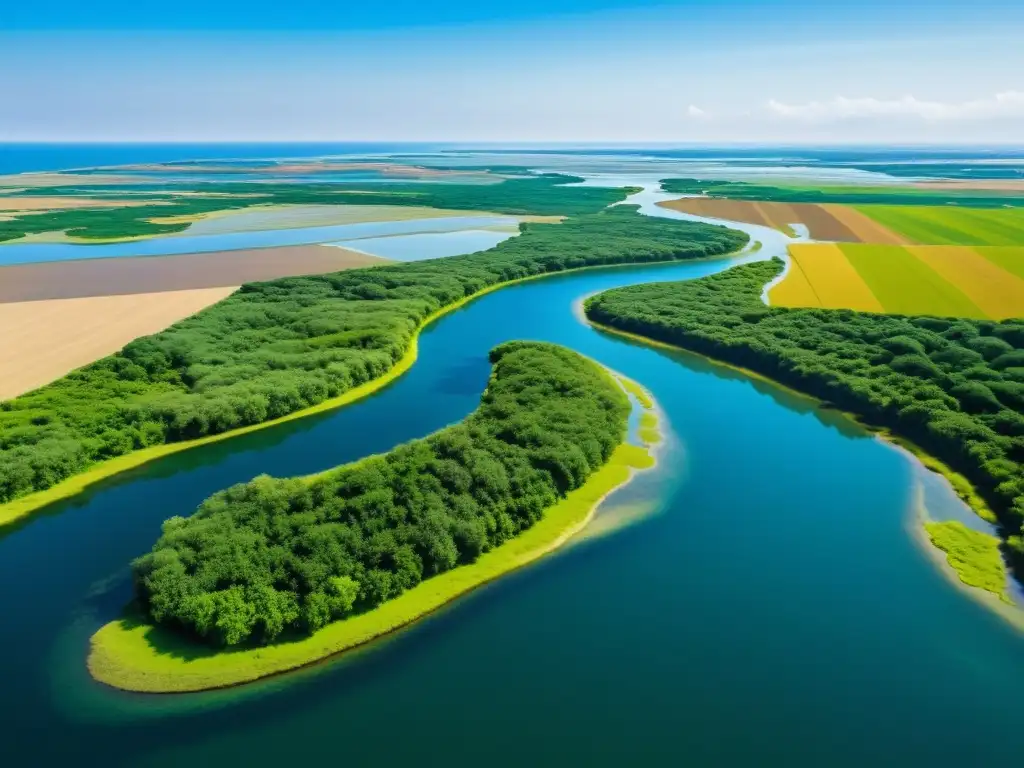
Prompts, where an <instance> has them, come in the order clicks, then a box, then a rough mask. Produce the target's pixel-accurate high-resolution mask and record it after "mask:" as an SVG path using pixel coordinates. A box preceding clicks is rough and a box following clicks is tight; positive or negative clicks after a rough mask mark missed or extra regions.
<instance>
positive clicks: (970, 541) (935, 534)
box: [587, 318, 1024, 626]
mask: <svg viewBox="0 0 1024 768" xmlns="http://www.w3.org/2000/svg"><path fill="white" fill-rule="evenodd" d="M587 322H588V323H589V324H590V325H591V326H593V327H594V328H597V329H599V330H601V331H604V332H605V333H609V334H612V335H615V336H620V337H623V338H627V339H630V340H631V341H635V342H639V343H642V344H646V345H650V346H653V347H659V348H662V349H668V350H672V351H676V352H685V353H686V354H690V355H694V356H696V357H698V358H700V359H702V360H705V361H708V362H710V363H712V364H714V365H720V366H723V367H724V368H727V369H729V370H733V371H736V372H738V373H741V374H743V375H744V376H747V377H749V378H751V379H755V380H759V381H762V382H766V383H769V384H771V385H772V386H775V387H778V388H779V389H780V390H781V391H784V392H787V393H789V394H791V395H795V396H797V397H801V398H804V399H806V400H808V401H810V402H813V403H815V404H817V405H818V406H819V407H824V403H823V401H821V400H820V399H819V398H816V397H814V396H813V395H810V394H808V393H806V392H802V391H800V390H796V389H793V388H792V387H789V386H787V385H785V384H783V383H782V382H779V381H777V380H775V379H773V378H771V377H770V376H765V375H764V374H761V373H758V372H756V371H752V370H750V369H747V368H742V367H740V366H736V365H733V364H731V363H728V362H725V361H723V360H719V359H717V358H713V357H709V356H707V355H704V354H701V353H699V352H694V351H693V350H690V349H687V348H686V347H680V346H677V345H675V344H668V343H666V342H663V341H658V340H656V339H651V338H649V337H646V336H642V335H639V334H634V333H629V332H627V331H622V330H619V329H617V328H613V327H611V326H607V325H603V324H601V323H598V322H596V321H594V320H592V319H590V318H587ZM829 410H832V411H834V412H836V413H839V414H841V415H842V416H843V417H845V418H847V419H849V420H850V421H851V422H852V423H854V424H856V425H857V426H859V427H861V428H862V429H864V430H865V431H866V432H868V433H871V434H873V435H874V436H875V437H876V438H877V439H879V440H881V441H883V442H886V443H888V444H890V445H892V446H893V447H895V448H897V449H900V450H902V451H903V452H904V454H905V455H906V456H907V459H908V460H910V461H917V462H918V463H919V464H921V466H923V467H924V468H925V469H927V470H929V471H931V472H934V473H936V474H938V475H941V476H942V477H943V478H944V479H945V480H946V481H947V482H948V483H949V485H950V487H951V488H952V489H953V491H954V493H956V495H957V496H958V497H959V498H960V499H961V500H962V501H963V502H964V503H965V504H966V505H967V506H968V507H970V509H971V511H973V512H974V513H975V514H976V515H978V517H979V518H981V519H982V520H985V521H986V522H989V523H993V524H994V523H996V522H997V520H996V517H995V514H994V512H992V510H991V508H990V507H989V506H988V504H987V503H986V502H985V500H984V499H983V498H982V496H981V495H980V493H979V492H978V490H977V489H976V488H975V487H974V485H973V484H972V483H971V482H970V481H969V480H968V479H967V478H966V477H964V476H963V475H962V474H960V473H959V472H956V471H955V470H953V469H952V468H951V467H949V466H948V465H947V464H946V463H945V462H943V461H941V460H940V459H938V458H936V457H934V456H932V455H931V454H929V453H928V452H927V451H925V450H924V449H923V448H921V447H920V446H919V445H916V444H915V443H913V442H912V441H910V440H909V439H907V438H905V437H902V436H900V435H897V434H895V433H893V432H892V431H891V430H889V429H885V428H880V427H876V426H873V425H871V424H868V423H866V422H864V421H863V420H862V419H860V418H859V417H858V416H857V415H856V414H853V413H850V412H847V411H840V410H837V409H834V408H830V409H829ZM927 523H928V521H926V520H925V519H924V518H923V517H922V518H921V520H920V525H919V526H917V527H919V528H920V531H919V532H918V533H917V536H919V540H923V541H924V542H925V543H926V544H927V546H928V547H929V548H931V549H932V550H933V551H934V552H935V553H937V554H938V555H939V556H940V557H939V558H938V560H937V562H939V563H940V564H941V565H942V567H943V568H944V569H946V570H948V571H950V572H952V573H953V574H955V576H956V577H957V579H958V580H959V581H960V583H961V584H962V585H963V586H964V587H965V588H966V587H970V588H971V589H968V590H967V591H968V593H969V594H972V595H973V596H975V597H976V598H977V599H979V600H980V602H982V603H983V604H984V605H986V606H988V607H990V608H992V607H993V604H992V600H990V599H989V598H992V597H994V598H996V600H997V602H998V603H999V604H1000V605H1002V606H1003V607H1002V608H1001V609H999V610H997V612H998V613H999V614H1000V615H1002V616H1004V618H1005V617H1006V615H1007V614H1008V613H1010V614H1020V615H1019V616H1015V618H1012V619H1010V620H1011V623H1014V624H1015V625H1017V626H1024V613H1021V612H1020V611H1019V610H1017V609H1016V608H1015V606H1013V605H1012V603H1010V602H1009V601H1008V600H1007V598H1006V596H1005V590H1002V589H1000V590H999V591H995V590H993V589H992V588H991V584H992V581H991V573H992V571H993V563H992V552H991V547H983V546H977V544H978V543H979V542H978V540H977V539H976V538H975V537H972V536H971V534H972V533H974V532H971V531H969V530H967V529H966V528H965V529H964V530H967V533H966V534H964V533H963V532H962V531H960V530H959V529H951V528H950V526H949V524H946V523H931V524H930V526H929V525H928V524H927ZM977 536H982V534H977ZM989 538H992V539H993V541H994V542H998V539H995V538H994V537H989ZM996 553H997V554H999V553H998V548H997V550H996ZM933 561H934V560H933ZM954 561H956V562H954ZM1000 564H1001V565H1002V567H1003V568H1004V569H1005V568H1006V565H1005V562H1004V561H1003V559H1002V556H1001V554H1000ZM979 574H988V578H987V579H986V578H982V577H980V576H979Z"/></svg>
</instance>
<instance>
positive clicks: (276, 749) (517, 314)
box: [0, 199, 1024, 767]
mask: <svg viewBox="0 0 1024 768" xmlns="http://www.w3.org/2000/svg"><path fill="white" fill-rule="evenodd" d="M635 202H644V203H645V205H646V204H647V203H648V202H649V201H647V200H644V199H641V200H638V201H635ZM780 237H781V235H780ZM783 239H784V238H783ZM776 245H777V244H773V243H771V242H769V243H766V244H765V246H764V247H762V249H761V250H759V251H757V252H756V253H754V254H751V255H748V256H741V257H740V260H742V259H747V258H764V257H766V256H770V255H773V253H774V252H776V250H777V248H776ZM735 261H736V260H735V259H734V260H731V261H730V260H723V261H709V262H699V263H690V264H677V265H670V266H660V267H638V268H619V269H603V270H593V271H587V272H580V273H575V274H571V275H564V276H560V277H551V278H547V279H544V280H538V281H533V282H529V283H525V284H522V285H519V286H514V287H509V288H506V289H503V290H500V291H497V292H495V293H492V294H489V295H487V296H485V297H483V298H481V299H480V300H478V301H476V302H473V303H471V304H469V305H467V306H466V307H465V308H463V309H461V310H459V311H457V312H455V313H453V314H451V315H449V316H446V317H444V318H443V319H441V320H440V321H438V322H437V323H436V324H434V325H433V326H431V327H430V328H428V329H427V330H426V331H425V332H424V333H423V335H422V337H421V340H420V356H419V360H418V362H417V363H416V364H415V365H414V366H413V368H412V369H411V370H410V371H409V372H408V373H407V374H406V375H405V376H403V377H401V378H400V379H399V380H398V381H396V382H395V383H394V384H393V385H391V386H389V387H388V388H386V389H384V390H382V391H381V392H379V393H378V394H376V395H375V396H373V397H370V398H368V399H366V400H364V401H361V402H359V403H356V404H354V405H352V406H349V407H347V408H344V409H341V410H339V411H335V412H333V413H328V414H322V415H319V416H315V417H311V418H308V419H305V420H300V421H297V422H292V423H289V424H286V425H282V426H280V427H278V428H274V429H268V430H265V431H262V432H257V433H254V434H250V435H246V436H242V437H239V438H236V439H234V440H229V441H226V442H223V443H219V444H215V445H211V446H208V447H205V448H198V449H195V450H192V451H189V452H186V453H183V454H179V455H176V456H171V457H168V458H167V459H164V460H162V461H159V462H156V463H153V464H151V465H148V466H146V467H143V468H140V469H139V470H136V471H134V472H131V473H129V474H127V475H124V476H120V477H118V478H114V479H113V480H111V481H109V482H107V483H106V484H104V485H102V486H101V487H99V488H97V489H95V490H94V491H92V492H90V493H88V494H86V495H83V496H81V497H78V498H76V499H73V500H70V501H68V502H65V503H61V504H59V505H57V506H55V507H54V508H52V509H51V510H48V511H47V512H46V513H43V514H40V515H37V516H36V517H34V518H31V519H29V520H28V521H27V522H26V523H25V524H23V525H22V526H20V527H18V528H17V529H15V530H13V531H9V532H7V533H6V535H4V536H3V538H2V539H0V605H2V606H3V608H4V619H3V621H2V622H0V648H2V650H3V652H2V654H0V680H2V685H0V763H2V764H3V765H10V766H15V765H17V766H21V765H33V766H50V765H53V766H65V765H80V764H87V765H104V766H115V765H132V766H177V765H192V766H207V765H209V766H224V765H245V766H253V767H255V766H280V765H289V764H301V763H303V762H306V761H311V762H312V761H316V763H325V764H326V763H327V762H328V761H330V762H336V763H339V764H345V765H353V766H363V765H367V766H369V765H373V766H391V765H395V766H398V765H403V766H404V765H410V764H416V765H442V764H443V765H446V766H478V765H488V766H522V765H530V766H546V765H558V766H565V765H586V766H621V765H655V764H659V765H660V764H690V765H737V766H738V765H745V766H746V765H758V766H764V765H780V766H781V765H786V766H815V767H817V766H825V765H827V766H864V765H926V764H927V765H930V766H945V765H950V766H953V765H956V766H968V765H985V766H996V765H1007V766H1009V765H1019V764H1020V747H1019V739H1018V738H1017V731H1018V729H1019V716H1018V711H1019V710H1018V705H1019V700H1020V695H1021V692H1022V691H1024V642H1022V638H1021V637H1020V636H1019V634H1018V631H1017V630H1015V629H1014V628H1012V627H1011V626H1009V625H1008V624H1006V623H1005V622H1004V621H1003V620H1002V619H1000V618H999V617H998V616H996V615H994V614H993V613H991V612H989V611H988V610H986V609H985V608H984V607H983V606H981V605H980V604H978V603H976V602H975V601H973V600H971V599H969V598H968V597H967V596H965V594H964V593H963V592H962V591H961V590H959V589H957V588H955V587H954V586H952V585H951V584H950V582H949V580H948V578H947V577H946V576H945V575H944V574H943V573H941V572H940V570H939V569H938V568H936V567H935V565H934V563H933V562H932V561H931V560H930V559H929V557H928V555H927V554H926V553H925V552H924V551H923V549H922V547H921V545H920V543H919V542H918V541H917V539H916V538H915V536H913V535H912V534H911V532H910V531H909V527H910V525H911V521H912V519H913V516H914V512H913V509H912V507H913V504H914V502H915V499H918V498H919V497H920V496H921V494H920V493H918V492H917V490H918V489H917V487H916V485H915V484H916V483H917V482H919V479H918V474H917V472H916V471H915V468H914V466H913V465H912V463H911V460H910V459H908V458H907V457H906V456H905V455H904V454H903V453H901V452H899V451H897V450H894V449H893V448H891V447H889V446H887V445H885V444H884V443H882V442H880V441H879V440H877V439H875V438H873V437H871V436H869V435H867V434H866V433H865V432H863V431H862V430H860V429H859V428H857V427H856V426H855V425H853V424H851V423H850V422H848V421H846V420H845V419H843V418H842V417H839V416H837V415H835V414H832V413H829V412H824V411H821V410H820V409H818V408H817V407H816V406H815V405H814V404H813V403H811V402H810V401H807V400H804V399H801V398H799V397H795V396H793V395H791V394H788V393H786V392H784V391H782V390H779V389H777V388H775V387H773V386H771V385H769V384H766V383H763V382H755V381H752V380H751V379H749V378H747V377H745V376H743V375H740V374H738V373H735V372H732V371H730V370H728V369H725V368H721V367H719V366H716V365H713V364H710V363H708V362H705V361H703V360H701V359H698V358H695V357H693V356H690V355H686V354H684V353H673V352H668V351H664V350H658V349H653V348H650V347H647V346H644V345H642V344H635V343H631V342H628V341H624V340H622V339H620V338H618V337H614V336H609V335H606V334H604V333H602V332H600V331H596V330H594V329H592V328H591V327H589V326H587V325H586V324H585V323H583V322H582V321H581V320H580V318H579V316H578V313H577V312H576V311H574V305H576V304H577V303H578V301H579V299H580V298H581V297H583V296H586V295H588V294H591V293H594V292H597V291H602V290H606V289H609V288H612V287H616V286H622V285H630V284H636V283H639V282H646V281H654V280H683V279H694V278H698V277H701V276H704V275H707V274H710V273H713V272H715V271H718V270H720V269H723V268H725V267H726V266H728V265H730V264H732V263H735ZM509 339H537V340H545V341H552V342H557V343H560V344H564V345H566V346H568V347H571V348H572V349H575V350H577V351H579V352H581V353H583V354H586V355H589V356H591V357H593V358H594V359H596V360H598V361H599V362H601V363H603V364H605V365H607V366H609V367H611V368H613V369H615V370H616V371H619V372H621V373H623V374H625V375H627V376H629V377H630V378H633V379H635V380H636V381H638V382H640V383H642V384H643V385H644V386H645V387H646V388H648V389H649V390H650V392H651V393H652V394H653V395H654V397H655V398H656V400H657V401H658V404H659V408H660V409H661V411H662V414H663V426H664V428H665V429H666V431H667V433H668V434H667V437H668V440H667V443H666V445H665V446H664V448H663V450H662V453H661V455H660V463H659V465H658V467H657V468H656V469H655V470H653V471H651V472H649V473H647V474H645V475H642V476H641V477H640V478H638V479H637V480H636V481H635V482H634V483H633V484H631V485H629V486H627V487H626V488H625V489H623V490H622V491H620V492H619V493H618V494H616V495H614V496H613V497H612V498H611V499H609V501H608V502H607V503H606V504H605V506H604V508H603V509H602V511H601V512H600V513H599V515H598V521H599V522H600V521H602V520H603V524H602V525H601V526H599V527H600V529H601V530H603V532H604V535H600V536H597V535H595V536H589V537H588V536H584V537H583V538H582V539H581V540H580V541H579V542H577V543H575V544H574V545H573V546H570V547H568V548H566V549H565V550H564V551H562V552H560V553H558V554H556V555H554V556H551V557H549V558H546V559H544V560H543V561H541V562H540V563H539V564H537V565H535V566H532V567H530V568H527V569H525V570H522V571H520V572H517V573H514V574H512V575H510V576H508V577H506V578H504V579H501V580H500V581H498V582H496V583H494V584H492V585H490V586H488V587H486V588H484V589H481V590H478V591H477V592H475V593H473V594H472V595H470V596H469V597H467V598H465V599H462V600H460V601H458V602H456V603H455V604H453V605H452V606H450V607H449V608H448V609H446V610H444V611H442V612H441V613H439V614H437V615H435V616H433V617H431V618H429V619H427V620H425V621H423V622H421V623H419V624H418V625H416V626H414V627H413V628H411V629H409V630H407V631H404V632H401V633H399V634H398V635H396V636H394V637H392V638H389V639H387V640H385V641H382V642H380V643H377V644H375V645H372V646H370V647H369V648H367V649H366V650H363V651H360V652H358V653H354V654H350V655H346V656H342V657H341V658H338V659H334V660H331V661H328V662H326V663H323V664H320V665H317V666H314V667H312V668H309V669H307V670H305V671H301V672H299V673H295V674H291V675H285V676H281V677H279V678H274V679H271V680H269V681H266V682H263V683H256V684H253V685H249V686H244V687H241V688H238V689H232V690H228V691H220V692H212V693H207V694H189V695H183V696H140V695H132V694H125V693H121V692H118V691H113V690H110V689H107V688H104V687H103V686H100V685H98V684H96V683H94V682H93V681H92V680H91V679H90V678H89V677H88V675H87V673H86V671H85V667H84V659H85V654H86V649H87V644H88V638H89V636H90V635H91V633H92V632H94V631H95V630H96V629H97V628H98V627H99V626H101V625H102V624H103V623H105V622H107V621H109V620H110V619H112V618H114V617H115V616H117V615H118V613H119V612H120V610H121V609H122V607H123V605H124V604H125V602H126V601H127V600H128V598H129V597H130V593H131V587H130V583H129V576H128V563H129V562H130V560H131V559H132V558H133V557H135V556H136V555H138V554H140V553H142V552H144V551H145V550H147V549H148V548H149V547H150V546H151V545H152V543H153V541H154V540H155V539H156V537H157V536H158V533H159V528H160V523H161V521H163V520H164V519H165V518H167V517H169V516H171V515H175V514H188V513H189V512H190V511H191V510H193V509H194V508H195V506H196V505H197V504H198V503H199V502H200V501H202V500H203V499H204V498H205V497H206V496H208V495H209V494H211V493H213V492H214V491H217V490H219V489H221V488H224V487H226V486H228V485H230V484H232V483H235V482H240V481H244V480H248V479H249V478H251V477H253V476H254V475H257V474H259V473H271V474H275V475H280V476H285V475H295V474H305V473H310V472H316V471H318V470H323V469H326V468H327V467H331V466H335V465H337V464H340V463H342V462H346V461H350V460H354V459H357V458H359V457H361V456H365V455H367V454H369V453H374V452H379V451H384V450H387V449H388V448H390V447H392V446H394V445H396V444H398V443H400V442H403V441H406V440H409V439H413V438H416V437H421V436H423V435H426V434H428V433H430V432H432V431H433V430H436V429H438V428H440V427H442V426H444V425H446V424H450V423H452V422H455V421H458V420H459V419H461V418H463V417H464V416H465V415H466V414H468V413H469V412H470V411H471V410H472V409H473V408H474V407H475V406H476V404H477V401H478V399H479V396H480V393H481V391H482V390H483V388H484V386H485V383H486V380H487V376H488V371H489V366H488V363H487V352H488V350H489V349H491V348H492V347H494V346H495V345H496V344H499V343H501V342H503V341H506V340H509ZM945 492H946V493H948V489H947V491H945ZM929 493H930V494H931V495H933V496H934V495H935V493H938V494H939V495H940V496H941V495H942V493H943V491H942V490H941V489H940V490H939V491H935V489H931V490H930V492H929Z"/></svg>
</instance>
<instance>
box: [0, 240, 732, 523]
mask: <svg viewBox="0 0 1024 768" xmlns="http://www.w3.org/2000/svg"><path fill="white" fill-rule="evenodd" d="M735 255H736V252H733V253H728V254H723V255H721V256H717V257H708V258H706V259H701V261H711V260H723V261H724V260H728V259H730V258H733V257H735ZM690 261H696V259H687V260H678V259H669V260H666V261H656V262H643V263H628V264H596V265H593V266H587V267H576V268H574V269H566V270H560V271H555V272H544V273H541V274H537V275H529V276H528V277H523V278H518V279H516V280H508V281H505V282H502V283H495V284H494V285H490V286H487V287H486V288H483V289H481V290H479V291H477V292H476V293H473V294H470V295H469V296H465V297H463V298H462V299H459V300H458V301H456V302H454V303H452V304H449V305H447V306H445V307H442V308H441V309H439V310H437V311H436V312H434V313H433V314H431V315H429V316H428V317H426V318H425V319H424V320H423V321H422V322H421V323H420V325H419V326H418V327H417V328H416V331H415V332H414V333H413V335H412V340H411V341H410V344H409V348H408V349H407V350H406V352H405V354H404V355H403V356H402V358H401V359H400V360H399V361H398V362H397V363H395V365H394V366H393V367H392V368H391V369H389V370H388V371H387V373H385V374H384V375H383V376H379V377H378V378H376V379H372V380H371V381H368V382H366V383H364V384H361V385H359V386H358V387H354V388H353V389H350V390H348V391H347V392H345V393H343V394H341V395H339V396H338V397H335V398H331V399H329V400H324V401H323V402H321V403H318V404H317V405H314V406H312V407H310V408H304V409H303V410H300V411H295V412H294V413H290V414H288V415H286V416H282V417H280V418H278V419H273V420H271V421H264V422H261V423H260V424H253V425H251V426H247V427H242V428H240V429H233V430H229V431H227V432H221V433H219V434H216V435H209V436H207V437H202V438H198V439H196V440H185V441H182V442H177V443H166V444H164V445H157V446H152V447H150V448H143V449H142V450H139V451H134V452H132V453H129V454H126V455H124V456H118V457H116V458H114V459H110V460H108V461H104V462H102V463H100V464H97V465H95V466H94V467H92V468H90V469H88V470H86V471H85V472H82V473H81V474H78V475H74V476H72V477H69V478H68V479H66V480H64V481H62V482H60V483H58V484H57V485H54V486H52V487H50V488H47V489H46V490H45V491H37V492H36V493H32V494H29V495H27V496H22V497H20V498H17V499H13V500H11V501H9V502H6V503H4V504H0V535H3V532H4V528H6V527H8V526H10V525H12V524H14V523H16V522H19V521H21V520H23V519H24V518H26V517H28V516H29V515H31V514H32V513H34V512H37V511H39V510H40V509H42V508H44V507H46V506H49V505H50V504H54V503H56V502H58V501H63V500H64V499H68V498H71V497H72V496H77V495H78V494H80V493H82V492H84V491H86V490H88V489H89V488H90V487H91V486H93V485H95V484H96V483H99V482H101V481H103V480H107V479H109V478H111V477H114V476H116V475H119V474H121V473H122V472H127V471H128V470H131V469H135V468H137V467H141V466H143V465H145V464H148V463H150V462H152V461H156V460H157V459H161V458H163V457H165V456H170V455H172V454H175V453H179V452H180V451H187V450H189V449H192V448H198V447H201V446H204V445H209V444H211V443H217V442H220V441H222V440H229V439H231V438H234V437H240V436H242V435H246V434H249V433H252V432H256V431H257V430H261V429H266V428H269V427H275V426H278V425H280V424H284V423H287V422H289V421H295V420H297V419H303V418H306V417H307V416H313V415H316V414H318V413H325V412H327V411H333V410H335V409H337V408H341V407H342V406H345V405H349V404H351V403H354V402H356V401H357V400H362V399H363V398H365V397H368V396H370V395H372V394H374V393H375V392H377V391H379V390H381V389H383V388H384V387H386V386H387V385H388V384H390V383H391V382H392V381H394V380H395V379H397V378H398V377H399V376H401V375H402V374H404V373H405V372H406V371H408V370H409V369H410V368H411V367H412V365H413V363H415V362H416V359H417V356H418V353H419V349H418V347H419V345H418V342H419V336H420V333H422V332H423V330H424V329H425V328H426V327H427V326H429V325H430V324H431V323H433V322H434V321H436V320H439V319H440V318H442V317H444V316H445V315H447V314H448V313H450V312H454V311H456V310H458V309H461V308H462V307H464V306H466V305H467V304H469V303H470V302H472V301H475V300H477V299H479V298H481V297H483V296H486V295H487V294H489V293H492V292H494V291H497V290H500V289H502V288H507V287H509V286H512V285H518V284H520V283H526V282H530V281H532V280H541V279H544V278H547V277H555V276H558V275H568V274H574V273H578V272H583V271H589V270H598V269H625V268H631V267H640V266H642V267H651V266H668V265H673V264H682V263H688V262H690Z"/></svg>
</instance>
